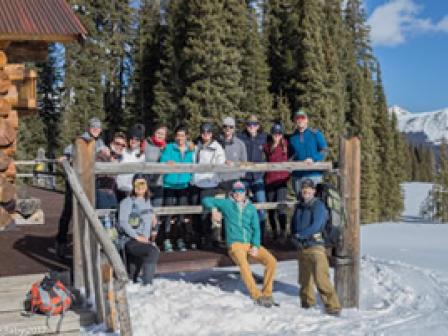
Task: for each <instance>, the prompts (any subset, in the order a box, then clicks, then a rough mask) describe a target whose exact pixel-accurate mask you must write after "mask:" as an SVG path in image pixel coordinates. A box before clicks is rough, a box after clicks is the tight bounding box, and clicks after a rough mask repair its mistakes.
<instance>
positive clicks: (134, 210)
mask: <svg viewBox="0 0 448 336" xmlns="http://www.w3.org/2000/svg"><path fill="white" fill-rule="evenodd" d="M119 214H120V217H119V224H120V227H121V228H122V229H123V231H124V232H125V233H126V235H127V236H129V237H132V238H134V239H135V238H136V237H137V236H145V237H146V238H149V237H150V236H151V227H152V217H153V216H154V212H153V209H152V206H151V201H150V200H149V199H148V200H145V199H144V198H141V197H138V198H137V197H131V196H129V197H126V198H125V199H124V200H122V201H121V202H120V213H119Z"/></svg>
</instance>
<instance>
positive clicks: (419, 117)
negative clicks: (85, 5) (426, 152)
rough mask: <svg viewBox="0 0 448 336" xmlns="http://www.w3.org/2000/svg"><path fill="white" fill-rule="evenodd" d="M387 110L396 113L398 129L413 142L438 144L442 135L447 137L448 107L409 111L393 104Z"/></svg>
mask: <svg viewBox="0 0 448 336" xmlns="http://www.w3.org/2000/svg"><path fill="white" fill-rule="evenodd" d="M389 112H390V113H395V114H396V116H397V120H398V128H399V130H400V131H401V132H403V133H406V134H407V135H408V137H410V138H411V140H413V141H414V142H420V143H421V142H432V143H434V144H436V145H438V144H440V142H441V140H442V139H443V138H444V137H445V138H447V139H448V108H445V109H441V110H437V111H433V112H421V113H411V112H409V111H407V110H405V109H403V108H401V107H400V106H396V105H395V106H392V107H390V108H389Z"/></svg>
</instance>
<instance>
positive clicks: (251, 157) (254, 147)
mask: <svg viewBox="0 0 448 336" xmlns="http://www.w3.org/2000/svg"><path fill="white" fill-rule="evenodd" d="M238 137H239V138H240V139H241V141H243V142H244V144H245V146H246V152H247V161H248V162H256V163H258V162H265V161H266V158H265V155H264V151H263V147H264V145H265V144H266V142H267V135H266V133H264V132H262V131H260V123H259V122H258V118H257V116H256V115H254V114H253V115H251V116H250V117H249V119H248V120H247V121H246V130H245V131H244V132H242V133H240V134H239V135H238ZM243 183H244V184H245V185H246V187H247V189H248V190H250V191H251V193H252V199H253V201H254V202H255V203H263V202H266V193H265V190H264V173H263V172H248V173H246V176H245V177H244V179H243ZM258 217H259V218H260V230H261V241H263V238H264V227H265V224H266V211H264V210H258Z"/></svg>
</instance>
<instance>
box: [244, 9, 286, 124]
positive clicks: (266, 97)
mask: <svg viewBox="0 0 448 336" xmlns="http://www.w3.org/2000/svg"><path fill="white" fill-rule="evenodd" d="M235 9H238V7H235ZM243 18H244V17H243ZM244 19H245V20H247V21H248V23H247V25H244V26H242V27H241V31H242V32H245V31H246V33H245V35H246V37H245V39H244V41H243V45H242V49H241V50H242V60H241V65H240V68H241V75H242V76H241V86H242V88H243V92H244V94H243V96H242V97H241V103H240V111H241V114H242V115H243V116H248V115H250V114H256V115H258V117H259V120H260V121H261V123H262V126H264V127H269V126H270V124H271V122H272V121H273V120H274V119H278V118H279V115H276V113H275V111H273V109H272V96H271V94H270V92H269V85H270V82H269V67H268V65H267V62H266V55H265V50H264V46H263V44H262V43H261V37H260V34H259V29H258V24H257V18H256V15H255V12H254V11H253V10H251V11H250V12H249V13H248V14H247V15H246V17H245V18H244ZM273 112H274V113H273Z"/></svg>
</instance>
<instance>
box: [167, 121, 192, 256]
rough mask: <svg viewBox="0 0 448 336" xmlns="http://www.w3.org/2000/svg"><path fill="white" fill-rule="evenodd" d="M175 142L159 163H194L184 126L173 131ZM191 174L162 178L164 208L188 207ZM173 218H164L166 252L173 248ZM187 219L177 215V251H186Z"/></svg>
mask: <svg viewBox="0 0 448 336" xmlns="http://www.w3.org/2000/svg"><path fill="white" fill-rule="evenodd" d="M175 133H176V135H175V142H172V143H169V144H168V145H167V146H166V148H165V150H164V151H163V153H162V156H161V157H160V162H166V163H168V164H176V163H194V145H193V144H192V143H190V142H188V141H187V130H186V128H185V127H184V126H182V125H181V126H178V127H177V128H176V130H175ZM191 178H192V174H190V173H174V174H165V175H164V176H163V188H164V192H165V195H164V203H165V205H166V206H174V205H188V194H189V192H188V188H189V185H190V180H191ZM172 220H173V218H172V217H171V216H167V217H166V218H165V240H164V242H163V248H164V250H165V251H166V252H172V251H173V246H172V244H171V240H170V238H169V236H170V233H171V222H172ZM187 221H188V219H187V217H185V216H184V215H179V216H178V218H177V220H176V223H177V230H176V231H177V240H176V245H177V249H178V250H180V251H185V250H186V244H185V240H184V237H185V233H186V227H187V225H186V223H187Z"/></svg>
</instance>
